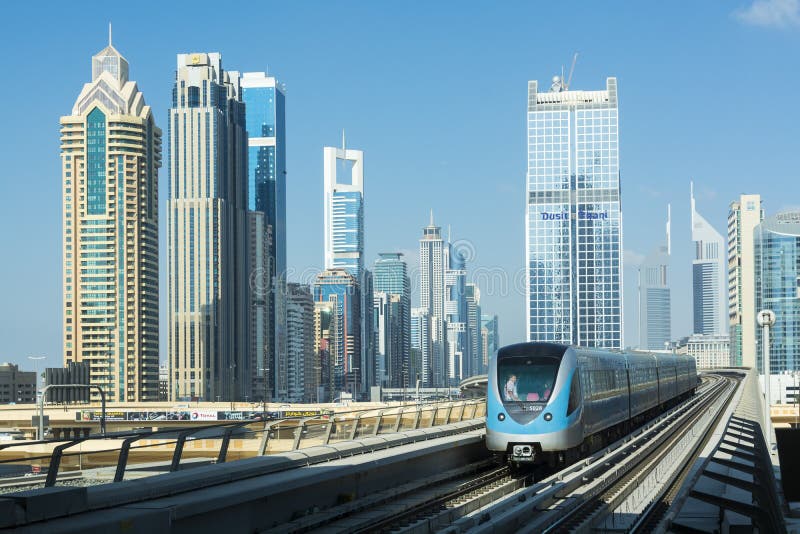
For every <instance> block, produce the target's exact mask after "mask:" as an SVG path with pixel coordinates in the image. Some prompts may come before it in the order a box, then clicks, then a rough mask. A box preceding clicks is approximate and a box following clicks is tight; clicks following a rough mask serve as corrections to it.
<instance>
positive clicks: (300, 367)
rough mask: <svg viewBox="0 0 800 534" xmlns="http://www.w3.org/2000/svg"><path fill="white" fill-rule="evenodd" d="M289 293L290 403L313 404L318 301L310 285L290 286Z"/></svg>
mask: <svg viewBox="0 0 800 534" xmlns="http://www.w3.org/2000/svg"><path fill="white" fill-rule="evenodd" d="M287 290H288V291H287V293H286V332H287V334H288V335H287V336H286V339H287V343H286V345H287V350H288V352H289V357H288V361H287V367H288V372H287V382H288V394H287V399H288V400H289V402H311V401H312V400H313V395H309V393H313V388H312V389H311V390H310V391H309V389H308V388H307V387H306V382H307V381H309V382H313V381H314V378H313V372H314V365H315V363H314V300H313V298H312V296H311V289H310V288H309V287H308V286H306V285H301V284H292V283H290V284H288V285H287Z"/></svg>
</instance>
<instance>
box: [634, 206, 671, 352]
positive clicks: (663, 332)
mask: <svg viewBox="0 0 800 534" xmlns="http://www.w3.org/2000/svg"><path fill="white" fill-rule="evenodd" d="M670 224H671V211H670V207H669V206H667V232H666V234H667V239H666V242H665V243H664V244H662V245H659V246H658V247H656V249H655V250H653V251H652V252H651V253H650V254H648V255H647V256H646V257H645V259H644V261H642V263H641V265H639V314H638V315H639V348H641V349H646V350H664V349H665V348H666V347H667V344H668V343H669V342H670V341H671V340H672V308H671V306H672V301H671V299H670V296H671V295H670V288H669V279H668V276H667V274H668V272H667V271H668V269H669V257H670V254H671V252H672V251H671V243H670V239H671V238H670Z"/></svg>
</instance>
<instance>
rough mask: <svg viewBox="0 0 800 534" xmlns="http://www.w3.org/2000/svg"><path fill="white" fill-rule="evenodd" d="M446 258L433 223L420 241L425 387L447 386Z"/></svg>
mask: <svg viewBox="0 0 800 534" xmlns="http://www.w3.org/2000/svg"><path fill="white" fill-rule="evenodd" d="M446 269H447V255H446V252H445V242H444V240H443V239H442V229H441V228H440V227H438V226H436V225H435V224H434V223H433V212H431V221H430V224H429V225H428V226H426V227H425V228H423V229H422V238H421V239H420V240H419V271H420V272H419V283H420V287H419V307H420V312H418V313H419V316H420V317H424V318H425V320H426V322H427V324H426V325H424V326H423V327H422V330H423V331H424V332H425V334H426V335H423V339H422V362H421V364H422V365H421V366H422V383H423V384H424V385H425V386H427V387H441V386H445V385H447V378H448V369H447V321H446V319H445V270H446Z"/></svg>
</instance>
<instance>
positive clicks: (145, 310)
mask: <svg viewBox="0 0 800 534" xmlns="http://www.w3.org/2000/svg"><path fill="white" fill-rule="evenodd" d="M160 166H161V130H160V129H159V128H158V127H157V126H156V125H155V122H154V119H153V114H152V111H151V109H150V106H148V105H146V104H145V101H144V96H143V94H142V93H141V91H139V88H138V87H137V85H136V82H134V81H131V80H129V79H128V62H127V61H126V60H125V58H124V57H122V55H121V54H120V53H119V52H118V51H117V50H116V49H115V48H114V47H113V46H112V44H111V40H110V35H109V43H108V46H107V47H106V48H104V49H103V50H101V51H100V52H98V53H97V54H96V55H94V56H93V57H92V79H91V82H89V83H87V84H85V85H84V86H83V89H82V90H81V92H80V94H79V95H78V98H77V100H76V101H75V105H74V106H73V108H72V113H71V114H70V115H67V116H64V117H61V175H62V184H63V198H64V205H63V221H64V244H63V254H64V264H63V265H64V267H63V288H64V315H63V321H64V323H63V333H64V363H65V366H66V365H68V364H70V363H77V362H87V363H88V364H89V366H90V380H91V383H92V384H95V385H98V386H100V387H102V388H103V390H104V391H105V393H106V397H107V400H108V401H109V402H123V401H133V402H138V401H155V400H158V363H159V355H158V335H159V332H158V325H159V311H158V281H159V277H158V168H159V167H160ZM92 398H93V399H99V393H97V392H96V391H93V392H92Z"/></svg>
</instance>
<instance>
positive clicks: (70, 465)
mask: <svg viewBox="0 0 800 534" xmlns="http://www.w3.org/2000/svg"><path fill="white" fill-rule="evenodd" d="M485 415H486V403H485V400H484V399H468V400H459V401H450V402H441V403H436V404H421V405H416V404H415V405H404V406H399V407H392V408H381V409H369V410H356V411H352V412H340V413H336V414H332V415H330V416H327V417H326V416H315V417H306V418H287V419H279V420H264V419H261V418H258V419H248V420H243V421H236V422H230V421H227V422H223V423H214V424H207V425H202V426H195V427H192V428H185V427H171V428H160V429H158V430H132V431H122V432H113V433H106V434H104V435H90V436H84V437H80V438H75V439H63V440H61V439H56V440H38V441H26V442H14V443H6V444H0V455H3V456H5V454H4V453H6V452H8V451H10V450H14V449H15V448H21V447H29V448H30V446H31V445H43V446H45V447H46V446H49V445H55V447H54V448H53V449H52V451H50V452H49V453H46V454H31V455H27V456H16V457H13V458H6V459H3V458H0V465H3V464H20V463H25V464H30V465H40V466H41V467H42V468H44V466H45V464H46V465H47V472H46V473H47V479H46V481H45V487H50V486H54V485H55V483H56V480H57V477H58V475H59V473H64V472H68V471H76V470H82V469H87V468H95V467H112V466H116V469H115V472H114V476H113V482H119V481H121V480H123V479H124V477H125V473H126V470H128V468H129V467H132V466H134V465H137V464H139V465H141V464H143V463H149V462H148V460H149V461H150V462H152V459H153V458H152V457H153V456H160V457H162V458H163V457H164V456H168V455H169V454H171V460H170V461H169V471H177V470H179V469H180V468H181V462H182V461H183V460H187V459H188V458H190V457H191V458H202V459H206V460H209V461H211V462H215V463H224V462H226V461H228V459H229V458H228V457H229V452H230V451H231V444H232V440H237V441H236V443H235V447H234V450H235V451H236V452H237V456H238V457H239V458H243V457H253V456H263V455H267V454H276V453H280V452H288V451H293V450H298V449H303V448H308V447H314V446H320V445H328V444H331V443H336V442H341V441H348V440H354V439H360V438H365V437H369V436H378V435H382V434H391V433H396V432H402V431H405V430H414V429H419V428H430V427H434V426H438V425H445V424H449V423H454V422H457V421H467V420H471V419H477V418H480V417H484V416H485ZM166 424H169V423H166ZM85 444H91V445H94V446H97V445H98V444H99V445H100V446H99V448H94V449H92V450H89V451H85V450H83V449H82V447H83V445H85ZM198 444H199V445H198ZM78 445H80V446H81V451H79V452H71V451H70V449H72V450H74V449H73V447H75V446H78ZM104 445H108V446H107V447H106V446H104ZM165 449H166V450H165ZM94 455H98V456H104V458H103V459H100V460H95V461H94V462H93V461H88V462H87V461H86V459H85V458H84V457H87V456H88V457H90V458H91V456H94ZM114 457H115V458H114ZM164 467H166V466H164ZM1 482H2V479H0V483H1Z"/></svg>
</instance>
